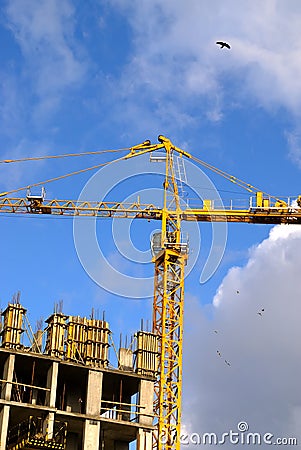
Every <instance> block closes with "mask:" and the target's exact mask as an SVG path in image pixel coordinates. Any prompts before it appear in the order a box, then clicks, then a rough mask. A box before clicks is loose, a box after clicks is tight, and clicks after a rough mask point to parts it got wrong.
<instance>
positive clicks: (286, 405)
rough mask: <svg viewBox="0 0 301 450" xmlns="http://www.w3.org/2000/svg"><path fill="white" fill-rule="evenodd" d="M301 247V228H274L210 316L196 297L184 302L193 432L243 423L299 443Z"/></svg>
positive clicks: (231, 277)
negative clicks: (300, 285)
mask: <svg viewBox="0 0 301 450" xmlns="http://www.w3.org/2000/svg"><path fill="white" fill-rule="evenodd" d="M300 248H301V227H298V226H293V225H292V226H285V225H279V226H276V227H274V228H273V229H272V230H271V232H270V235H269V237H268V238H267V239H266V240H264V241H263V242H262V243H261V244H259V245H258V246H256V247H254V248H252V249H251V250H250V257H249V260H248V262H247V264H246V265H245V266H244V267H233V268H232V269H231V270H230V271H229V273H228V274H227V275H226V277H225V279H224V280H223V282H222V284H221V285H220V287H219V289H218V291H217V293H216V295H215V298H214V300H213V305H212V310H211V311H209V313H208V311H206V310H205V309H203V308H201V307H200V306H199V304H198V301H197V299H196V298H193V297H192V298H191V297H190V298H188V299H186V309H187V311H186V335H185V338H186V344H185V349H184V355H185V356H184V357H185V364H184V423H185V426H186V429H187V430H189V431H190V432H196V433H200V434H202V433H205V432H216V433H218V434H219V436H221V434H222V433H223V432H228V431H229V430H230V429H232V430H233V431H237V424H238V423H239V422H240V421H243V420H244V421H247V422H248V424H249V427H250V429H249V431H251V432H258V433H268V432H269V433H272V434H274V436H275V438H276V437H296V438H298V441H299V442H300V439H301V434H300V419H301V415H300V411H301V394H300V376H301V350H300V346H299V342H300V339H301V327H300V317H301V303H300V289H299V268H300V264H301V255H300ZM262 310H264V311H262ZM258 312H261V313H262V315H259V314H258ZM214 330H216V331H217V332H215V331H214ZM217 351H219V352H220V353H221V356H219V355H218V353H217ZM225 360H227V361H229V362H230V363H231V366H228V365H227V364H226V363H225ZM185 380H189V383H188V382H187V381H186V383H185ZM225 448H232V447H231V445H230V444H229V445H228V446H227V445H226V446H225Z"/></svg>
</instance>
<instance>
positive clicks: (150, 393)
mask: <svg viewBox="0 0 301 450" xmlns="http://www.w3.org/2000/svg"><path fill="white" fill-rule="evenodd" d="M153 401H154V383H153V381H148V380H141V381H140V388H139V405H140V406H143V408H140V410H139V411H140V413H141V414H139V424H141V425H148V426H149V425H152V424H153V414H154V412H153ZM144 414H145V415H144Z"/></svg>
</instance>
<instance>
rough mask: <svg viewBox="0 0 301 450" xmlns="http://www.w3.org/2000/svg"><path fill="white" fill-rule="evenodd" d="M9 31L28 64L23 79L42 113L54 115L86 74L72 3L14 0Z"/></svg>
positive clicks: (9, 10)
mask: <svg viewBox="0 0 301 450" xmlns="http://www.w3.org/2000/svg"><path fill="white" fill-rule="evenodd" d="M6 18H7V27H8V28H9V29H10V30H11V32H12V33H13V36H14V38H15V40H16V42H17V44H18V45H19V48H20V50H21V53H22V56H23V58H24V61H25V64H24V65H23V70H22V76H23V77H24V79H28V80H30V82H31V89H32V91H33V93H34V94H35V95H37V96H38V97H39V99H40V106H42V108H40V112H41V111H42V112H44V111H52V110H53V109H54V108H55V107H56V106H57V105H58V103H59V102H60V94H61V92H62V90H63V89H66V88H68V87H70V86H73V85H76V84H77V83H79V82H80V81H81V80H82V79H83V76H84V74H85V65H84V63H83V60H84V58H82V55H81V49H80V47H79V45H78V44H77V42H76V40H75V37H74V31H75V11H74V8H73V6H72V3H71V2H69V0H64V1H59V0H53V1H51V2H49V1H47V0H42V1H39V2H36V1H34V0H23V1H22V2H19V1H16V0H10V1H8V3H7V8H6Z"/></svg>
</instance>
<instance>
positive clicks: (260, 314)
mask: <svg viewBox="0 0 301 450" xmlns="http://www.w3.org/2000/svg"><path fill="white" fill-rule="evenodd" d="M263 312H264V308H262V310H261V311H259V312H258V313H257V314H258V315H259V316H262V313H263Z"/></svg>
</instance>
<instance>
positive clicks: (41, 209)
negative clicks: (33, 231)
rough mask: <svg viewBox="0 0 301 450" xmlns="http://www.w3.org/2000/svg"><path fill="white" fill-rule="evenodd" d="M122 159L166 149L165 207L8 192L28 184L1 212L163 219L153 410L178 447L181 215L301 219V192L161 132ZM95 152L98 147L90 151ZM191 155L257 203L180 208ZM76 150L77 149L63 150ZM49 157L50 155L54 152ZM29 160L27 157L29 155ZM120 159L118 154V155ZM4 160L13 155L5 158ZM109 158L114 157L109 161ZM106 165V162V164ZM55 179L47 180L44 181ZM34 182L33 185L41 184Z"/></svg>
mask: <svg viewBox="0 0 301 450" xmlns="http://www.w3.org/2000/svg"><path fill="white" fill-rule="evenodd" d="M127 150H129V152H128V153H127V154H126V155H125V156H124V157H122V158H119V159H118V160H122V159H129V158H133V157H137V156H139V155H142V154H146V153H152V152H155V151H157V150H159V151H160V152H162V151H163V152H164V153H165V157H164V160H165V175H164V183H163V188H164V198H163V207H162V208H159V207H157V206H155V205H153V204H142V203H140V201H136V202H128V203H126V202H119V203H118V202H104V201H101V202H94V201H84V202H82V201H81V202H77V201H72V200H45V198H44V192H42V194H41V195H40V196H39V195H38V196H36V195H31V194H30V192H28V195H27V197H26V198H14V197H10V196H9V195H10V194H11V193H14V192H18V191H20V190H22V189H24V188H19V189H15V190H13V191H10V192H3V193H1V194H0V214H1V213H13V214H19V213H20V214H22V213H26V214H36V215H40V214H41V215H43V214H52V215H60V216H86V217H96V218H110V217H117V218H130V219H148V220H160V221H161V233H160V235H159V239H158V240H157V243H156V246H155V248H154V252H153V263H154V266H155V275H154V299H153V332H154V333H155V334H156V335H157V336H158V338H159V364H158V380H157V383H156V385H155V399H154V412H155V415H156V417H157V420H158V423H157V425H158V427H157V433H156V436H155V444H156V447H157V449H158V450H179V449H180V427H181V394H182V350H183V314H184V270H185V265H186V261H187V257H188V245H187V242H185V240H184V239H183V236H182V233H181V223H182V221H183V220H184V221H199V222H243V223H254V224H259V223H261V224H301V196H300V195H299V196H298V197H297V198H296V202H295V204H294V206H292V205H290V204H289V202H285V201H284V200H281V199H279V198H277V197H272V196H269V195H268V194H266V193H264V192H262V191H261V190H260V189H257V188H256V187H254V186H252V185H251V184H248V183H245V182H244V181H242V180H240V179H238V178H236V177H234V176H232V175H229V174H227V173H226V172H224V171H222V170H220V169H217V168H216V167H214V166H212V165H210V164H208V163H206V162H204V161H202V160H200V159H198V158H196V157H194V156H192V155H191V154H189V153H188V152H186V151H184V150H182V149H180V148H178V147H176V146H175V145H174V144H173V143H172V142H171V141H170V140H169V139H168V138H166V137H164V136H162V135H160V136H159V137H158V143H156V144H152V143H151V142H150V141H148V140H147V141H145V142H143V143H142V144H139V145H136V146H133V147H131V148H129V149H127ZM90 153H97V152H90ZM175 155H176V156H179V157H181V158H183V157H186V158H191V159H192V160H194V161H195V162H197V163H198V164H201V165H202V166H204V167H205V168H207V169H210V170H212V171H213V172H215V173H216V174H219V175H221V176H222V177H224V178H226V179H227V180H229V181H231V182H232V183H235V184H236V185H238V186H240V187H242V188H244V189H246V190H247V191H248V192H250V193H253V194H255V203H254V204H253V202H250V205H249V208H248V209H234V208H232V207H230V208H221V207H220V206H219V207H218V208H215V206H214V202H213V201H212V200H210V199H208V200H203V205H202V207H201V208H188V207H187V208H184V209H183V208H182V206H181V203H180V199H179V191H178V184H177V176H176V173H175V168H174V156H175ZM61 156H78V154H71V155H61ZM46 158H51V157H50V156H48V157H46ZM27 159H30V160H32V159H38V158H27ZM25 160H26V158H25ZM115 161H116V160H115ZM1 162H2V163H10V162H14V160H5V161H1ZM110 163H111V162H110ZM102 165H104V164H102ZM100 166H101V164H99V165H98V166H92V167H90V168H88V169H83V170H81V171H77V172H73V173H72V174H68V175H65V176H61V177H57V178H55V179H53V180H57V179H60V178H65V177H66V176H70V175H73V174H77V173H82V172H85V171H87V170H92V169H96V168H98V167H100ZM48 181H52V180H46V181H45V182H48ZM45 182H41V183H35V184H34V185H32V186H37V185H42V184H43V183H45Z"/></svg>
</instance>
